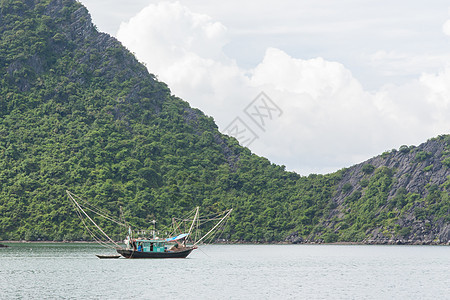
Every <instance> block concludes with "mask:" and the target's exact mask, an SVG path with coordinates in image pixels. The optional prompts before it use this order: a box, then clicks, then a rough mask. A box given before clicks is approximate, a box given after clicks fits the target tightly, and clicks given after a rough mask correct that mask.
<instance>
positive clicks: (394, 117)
mask: <svg viewBox="0 0 450 300" xmlns="http://www.w3.org/2000/svg"><path fill="white" fill-rule="evenodd" d="M117 36H118V38H119V40H121V41H122V42H123V43H124V45H125V46H127V47H128V48H129V49H130V50H131V51H133V52H135V53H136V55H137V57H138V58H139V59H140V60H142V61H144V62H146V64H147V66H148V68H149V70H150V72H152V73H154V74H156V75H158V76H159V78H160V79H161V80H162V81H164V82H166V83H167V84H168V85H169V87H170V88H171V89H172V91H173V92H174V93H175V94H176V95H177V96H180V97H181V98H183V99H184V100H187V101H189V102H190V103H191V105H192V106H194V107H198V108H200V109H201V110H203V111H204V112H206V113H207V114H209V115H212V116H213V117H214V118H215V119H216V121H217V123H218V125H219V128H220V129H221V130H223V129H224V128H225V127H226V126H227V125H228V124H229V122H231V121H232V120H233V119H234V118H235V117H237V116H239V117H241V118H242V119H243V120H244V121H245V122H246V123H247V124H248V125H249V126H250V127H252V129H253V130H254V131H255V132H256V133H257V134H258V136H259V139H257V140H256V141H255V142H254V143H253V144H251V145H250V148H251V149H252V151H254V152H255V153H257V154H258V155H263V156H266V157H268V158H269V159H270V160H272V161H273V162H275V163H278V164H284V165H286V166H287V168H288V169H290V170H296V171H298V172H299V173H301V174H307V173H309V172H319V173H323V172H331V171H334V170H337V169H339V168H341V167H345V166H350V165H352V164H354V163H358V162H360V161H363V160H365V159H367V158H369V157H371V156H373V155H376V154H379V153H380V152H382V151H384V150H387V149H390V148H393V147H398V146H399V145H401V144H411V143H418V142H422V141H425V140H426V139H427V138H429V137H432V136H435V135H438V134H442V133H445V132H446V131H448V128H450V121H449V119H448V118H447V116H449V115H450V102H449V101H450V100H449V99H450V84H449V82H450V68H447V69H445V70H443V71H442V72H440V73H438V74H433V73H430V72H429V73H428V74H423V75H422V76H420V77H419V78H417V79H416V80H410V81H409V82H408V83H406V84H403V85H386V86H384V87H382V88H380V89H378V90H376V91H372V92H369V91H366V90H364V88H363V87H362V85H361V84H360V82H359V81H358V80H357V79H356V78H354V76H353V75H352V72H351V71H350V70H348V69H347V68H346V67H345V66H344V65H343V64H341V63H338V62H332V61H328V60H326V59H323V58H320V57H317V58H313V59H299V58H294V57H292V56H290V55H288V54H287V53H286V52H284V51H282V50H280V49H277V48H268V49H267V50H266V52H265V55H264V58H263V59H262V61H261V62H260V63H259V64H258V65H257V66H256V67H254V68H252V69H243V68H240V67H238V66H237V64H236V63H235V61H233V60H232V59H230V58H229V57H227V55H225V53H224V52H223V47H224V46H225V45H226V44H227V42H228V41H229V36H228V31H227V28H226V27H225V26H224V25H223V24H221V23H220V22H217V21H214V20H213V19H212V18H211V17H209V16H207V15H204V14H197V13H194V12H192V11H190V10H189V9H188V8H186V7H184V6H183V5H181V4H180V3H179V2H176V3H167V2H163V3H159V4H151V5H149V6H147V7H146V8H145V9H143V10H142V11H141V12H140V13H139V14H137V15H136V16H135V17H133V18H131V19H130V20H129V21H128V22H126V23H122V25H121V27H120V30H119V32H118V34H117ZM397 56H398V55H397ZM397 56H396V55H394V54H392V53H391V54H389V53H387V52H384V53H383V52H380V53H378V54H377V56H375V57H374V59H375V60H376V59H379V60H385V59H386V57H387V58H389V57H390V58H391V59H394V60H395V59H398V57H397ZM399 59H400V60H402V59H403V58H401V57H400V58H399ZM413 65H414V63H413ZM261 91H264V92H265V93H266V94H267V95H268V96H269V97H270V98H271V99H272V100H273V101H274V102H275V103H276V104H277V105H278V106H279V107H280V108H281V109H282V111H283V114H282V116H281V117H279V118H276V119H274V120H272V121H270V122H268V125H267V127H266V128H265V131H263V130H261V129H260V128H258V127H257V126H256V125H255V124H254V123H253V122H252V120H250V119H249V118H248V117H247V116H246V115H245V113H244V112H243V110H244V108H245V107H246V106H247V105H248V104H249V103H250V102H251V101H252V100H253V98H254V97H255V96H256V95H257V94H258V93H259V92H261Z"/></svg>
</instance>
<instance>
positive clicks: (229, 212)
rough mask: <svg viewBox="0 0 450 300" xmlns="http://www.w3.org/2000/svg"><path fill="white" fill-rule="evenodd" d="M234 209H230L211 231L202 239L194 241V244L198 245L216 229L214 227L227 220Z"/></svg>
mask: <svg viewBox="0 0 450 300" xmlns="http://www.w3.org/2000/svg"><path fill="white" fill-rule="evenodd" d="M232 211H233V209H230V210H229V211H228V213H227V214H226V215H225V216H224V217H223V218H222V219H221V220H220V221H219V222H218V223H217V224H216V226H214V227H213V228H212V229H211V230H210V231H208V233H207V234H205V235H204V236H203V237H202V238H201V239H199V240H198V241H196V242H195V243H194V246H195V245H197V244H198V243H200V242H201V241H202V240H203V239H204V238H205V237H207V236H208V235H209V234H210V233H211V232H213V231H214V229H216V228H217V226H219V225H220V224H221V223H222V222H223V220H225V219H226V218H227V217H228V216H229V215H230V214H231V212H232Z"/></svg>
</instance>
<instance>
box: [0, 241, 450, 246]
mask: <svg viewBox="0 0 450 300" xmlns="http://www.w3.org/2000/svg"><path fill="white" fill-rule="evenodd" d="M117 243H121V242H117ZM1 244H3V245H5V244H98V242H95V241H0V245H1ZM213 245H342V246H346V245H348V246H450V241H449V242H447V243H443V242H442V243H437V242H419V241H415V242H403V241H400V242H399V241H383V242H374V241H370V242H335V243H321V242H303V243H290V242H273V243H259V242H218V243H214V244H213ZM5 246H8V245H5Z"/></svg>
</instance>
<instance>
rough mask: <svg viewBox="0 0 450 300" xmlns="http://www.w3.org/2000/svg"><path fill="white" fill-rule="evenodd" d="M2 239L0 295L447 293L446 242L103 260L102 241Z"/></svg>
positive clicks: (244, 248) (259, 248)
mask: <svg viewBox="0 0 450 300" xmlns="http://www.w3.org/2000/svg"><path fill="white" fill-rule="evenodd" d="M9 246H10V247H9V248H0V299H162V298H171V299H185V298H193V297H195V298H197V299H450V273H449V271H450V247H447V246H354V245H208V246H201V247H200V248H199V249H198V250H195V251H194V252H193V253H192V254H191V255H190V256H189V257H188V258H186V259H163V260H149V259H145V260H138V259H124V258H119V259H98V258H97V257H96V256H95V254H114V251H113V250H109V249H107V248H103V247H101V246H99V245H96V244H73V243H68V244H50V243H47V244H45V243H42V244H36V243H17V244H9Z"/></svg>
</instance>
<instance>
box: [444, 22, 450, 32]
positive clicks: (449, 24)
mask: <svg viewBox="0 0 450 300" xmlns="http://www.w3.org/2000/svg"><path fill="white" fill-rule="evenodd" d="M442 31H443V32H444V34H446V35H450V20H447V21H446V22H445V23H444V25H443V26H442Z"/></svg>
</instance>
